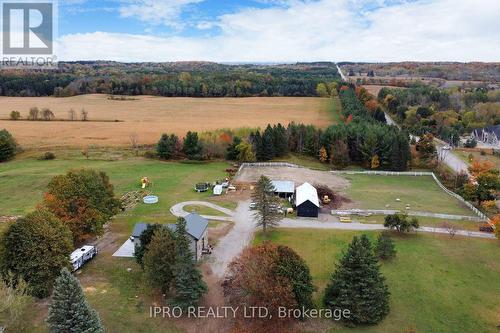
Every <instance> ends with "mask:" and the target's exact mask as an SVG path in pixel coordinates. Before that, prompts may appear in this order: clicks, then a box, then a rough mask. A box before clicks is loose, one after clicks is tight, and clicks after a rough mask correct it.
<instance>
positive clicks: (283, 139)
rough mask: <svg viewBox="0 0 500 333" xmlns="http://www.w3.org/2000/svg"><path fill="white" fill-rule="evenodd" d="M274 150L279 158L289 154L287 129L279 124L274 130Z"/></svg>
mask: <svg viewBox="0 0 500 333" xmlns="http://www.w3.org/2000/svg"><path fill="white" fill-rule="evenodd" d="M273 135H274V149H275V155H276V156H277V157H281V156H285V155H286V154H287V153H288V135H287V133H286V129H285V128H284V127H283V126H282V125H281V124H278V125H276V126H275V127H274V128H273Z"/></svg>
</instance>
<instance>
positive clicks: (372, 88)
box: [363, 84, 406, 97]
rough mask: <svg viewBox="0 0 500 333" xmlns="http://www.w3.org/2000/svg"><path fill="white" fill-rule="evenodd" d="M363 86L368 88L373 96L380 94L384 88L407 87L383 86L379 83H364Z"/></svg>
mask: <svg viewBox="0 0 500 333" xmlns="http://www.w3.org/2000/svg"><path fill="white" fill-rule="evenodd" d="M363 88H365V89H366V90H368V92H369V93H370V94H372V95H373V96H375V97H376V96H378V93H379V92H380V90H382V88H390V89H406V88H404V87H394V86H382V85H377V84H372V85H364V86H363Z"/></svg>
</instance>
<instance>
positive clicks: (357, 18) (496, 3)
mask: <svg viewBox="0 0 500 333" xmlns="http://www.w3.org/2000/svg"><path fill="white" fill-rule="evenodd" d="M58 45H59V48H58V55H59V59H61V60H116V61H134V62H135V61H179V60H183V61H187V60H206V61H218V62H295V61H320V60H328V61H380V62H386V61H407V60H416V61H500V0H372V1H369V0H243V1H229V0H61V1H60V6H59V43H58Z"/></svg>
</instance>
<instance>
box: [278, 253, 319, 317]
mask: <svg viewBox="0 0 500 333" xmlns="http://www.w3.org/2000/svg"><path fill="white" fill-rule="evenodd" d="M277 250H278V263H277V266H278V269H277V272H276V274H277V275H278V276H283V277H285V278H287V279H288V280H289V281H290V283H291V284H292V289H293V293H294V294H295V300H296V301H297V307H298V308H302V307H304V308H306V309H308V308H312V307H313V302H312V294H313V292H314V290H315V288H314V285H313V283H312V277H311V273H310V271H309V267H308V266H307V264H306V262H305V261H304V259H302V258H301V257H300V256H299V255H298V254H297V253H296V252H295V251H294V250H292V249H291V248H289V247H288V246H283V245H279V246H278V247H277Z"/></svg>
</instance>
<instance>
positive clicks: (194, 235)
mask: <svg viewBox="0 0 500 333" xmlns="http://www.w3.org/2000/svg"><path fill="white" fill-rule="evenodd" d="M184 219H185V220H186V232H187V234H188V237H189V241H190V248H191V252H193V257H194V259H195V260H200V258H201V255H202V253H203V250H205V249H207V248H208V220H207V219H205V218H204V217H201V216H200V215H198V214H195V213H192V214H189V215H188V216H186V217H185V218H184ZM148 225H149V224H147V223H137V224H136V225H135V227H134V231H133V232H132V237H131V239H132V241H133V242H134V244H138V243H139V237H140V236H141V234H142V233H143V231H144V230H146V229H147V227H148ZM165 227H167V228H169V229H170V230H172V231H175V229H176V227H177V226H176V225H175V224H166V225H165Z"/></svg>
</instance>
